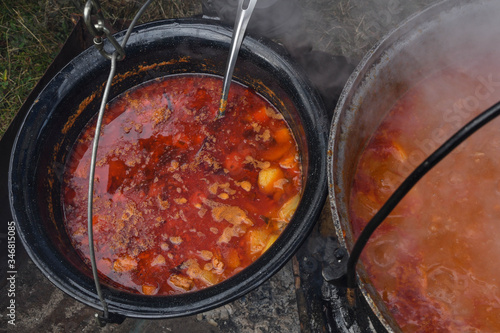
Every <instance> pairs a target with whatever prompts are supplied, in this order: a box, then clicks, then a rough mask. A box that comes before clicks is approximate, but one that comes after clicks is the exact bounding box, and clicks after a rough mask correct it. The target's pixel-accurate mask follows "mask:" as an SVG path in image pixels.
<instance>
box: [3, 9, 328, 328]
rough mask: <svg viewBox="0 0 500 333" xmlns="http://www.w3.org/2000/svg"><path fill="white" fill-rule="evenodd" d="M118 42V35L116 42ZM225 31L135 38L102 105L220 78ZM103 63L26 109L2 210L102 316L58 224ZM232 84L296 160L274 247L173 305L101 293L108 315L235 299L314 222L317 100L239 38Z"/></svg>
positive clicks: (54, 273) (273, 54) (73, 73)
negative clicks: (285, 128) (268, 108)
mask: <svg viewBox="0 0 500 333" xmlns="http://www.w3.org/2000/svg"><path fill="white" fill-rule="evenodd" d="M123 36H124V33H119V34H117V39H118V41H119V42H120V41H121V39H122V38H123ZM230 40H231V29H230V28H227V27H223V26H221V25H219V24H217V23H214V22H209V21H206V20H192V19H187V20H167V21H159V22H154V23H149V24H145V25H143V26H140V27H138V28H136V29H135V32H134V33H132V35H131V37H130V39H129V41H128V44H127V47H126V53H127V56H126V59H125V60H124V61H121V62H119V63H118V65H117V66H118V67H117V74H116V77H115V79H114V83H113V86H112V89H111V93H110V99H111V98H113V97H115V96H117V95H118V94H120V93H121V92H123V91H125V90H127V89H129V88H131V87H134V86H136V85H137V84H139V83H141V82H144V81H147V80H151V79H153V78H156V77H162V76H165V75H170V74H178V73H210V74H215V75H220V76H222V75H223V73H224V68H225V63H226V60H227V55H228V49H229V45H230ZM109 66H110V63H109V61H108V60H106V59H104V58H103V57H102V56H101V55H100V54H99V53H98V52H97V51H96V50H95V49H94V48H91V49H88V50H86V51H85V52H83V53H82V54H80V55H79V56H78V57H76V58H75V59H74V60H73V61H71V62H70V63H69V64H68V65H67V66H66V67H65V68H64V69H63V70H62V71H61V72H60V73H58V74H57V75H56V76H55V77H54V79H53V80H52V81H51V82H50V83H49V84H48V85H47V86H46V87H45V88H44V90H43V91H42V93H41V94H40V95H39V96H38V98H37V100H36V101H35V103H33V105H32V106H31V109H30V110H29V112H28V114H27V116H26V118H25V119H24V122H23V125H22V127H21V128H20V130H19V132H18V134H17V137H16V141H15V144H14V147H13V152H12V156H11V160H10V169H9V191H10V206H11V210H12V213H13V216H14V219H15V220H16V222H17V226H18V233H19V236H20V239H21V240H22V242H23V244H24V246H25V248H26V250H27V252H28V254H29V255H30V257H31V259H32V260H33V261H34V263H35V264H36V265H37V266H38V268H39V269H40V270H41V271H42V272H43V274H44V275H45V276H46V277H47V278H48V279H49V280H50V281H52V282H53V283H54V284H55V285H56V286H57V287H58V288H60V289H61V290H63V291H64V292H66V293H67V294H69V295H70V296H72V297H74V298H76V299H77V300H79V301H81V302H83V303H85V304H87V305H90V306H92V307H95V308H101V305H100V302H99V299H98V297H97V295H96V291H95V286H94V281H93V279H92V272H91V270H90V268H89V267H88V266H87V265H86V264H84V262H83V261H82V259H81V258H80V257H79V255H78V254H77V253H76V251H75V250H74V249H73V247H72V246H71V244H70V240H69V238H68V235H67V234H66V231H65V228H64V225H63V222H62V209H61V193H60V192H61V191H60V189H61V178H62V172H63V169H64V164H65V160H66V157H67V155H68V152H69V151H70V149H71V147H72V145H73V143H74V142H75V140H76V139H77V137H78V135H79V133H80V132H81V131H82V129H83V128H84V126H85V125H86V124H87V122H88V121H89V120H90V119H91V118H92V117H93V116H94V115H95V114H96V112H97V110H98V107H99V103H100V101H101V95H102V91H103V86H104V82H105V81H106V79H107V76H108V73H109ZM234 78H235V80H237V81H239V82H240V83H242V84H244V85H247V86H250V87H252V88H254V89H255V90H256V91H257V92H258V93H260V94H261V95H263V96H264V97H265V98H267V99H268V100H269V101H270V102H271V103H272V104H274V105H275V106H276V107H277V108H278V109H279V110H280V111H281V112H282V113H283V114H284V117H285V119H286V120H287V121H288V123H289V125H290V126H291V128H292V131H293V133H294V135H295V137H296V139H297V142H298V145H299V150H300V152H301V158H302V167H303V174H304V177H303V184H304V189H303V197H302V200H301V202H300V204H299V206H298V208H297V211H296V213H295V215H294V216H293V218H292V220H291V221H290V223H289V226H288V227H287V228H286V229H285V230H284V232H283V233H282V235H281V236H280V237H279V239H278V240H277V241H276V242H275V243H274V245H273V246H272V247H271V248H270V249H269V250H268V251H267V252H266V253H264V254H263V255H262V256H261V257H260V258H259V259H258V260H257V261H256V262H255V263H254V264H252V265H251V266H249V267H248V268H246V269H245V270H243V271H242V272H240V273H239V274H237V275H236V276H234V277H232V278H230V279H228V280H226V281H224V282H222V283H220V284H217V285H215V286H213V287H210V288H207V289H204V290H201V291H197V292H192V293H186V294H182V295H176V296H143V295H137V294H131V293H128V292H125V291H120V290H117V289H114V288H112V287H109V286H106V285H104V286H103V294H104V298H105V299H106V301H107V302H108V306H109V311H110V312H111V313H115V314H120V315H124V316H129V317H140V318H169V317H176V316H183V315H189V314H194V313H198V312H201V311H205V310H208V309H211V308H214V307H217V306H220V305H222V304H225V303H227V302H229V301H231V300H234V299H236V298H238V297H240V296H242V295H244V294H245V293H247V292H249V291H250V290H252V289H253V288H256V287H257V286H258V285H260V284H261V283H262V282H264V281H265V280H266V279H268V278H269V277H271V276H272V275H273V274H274V273H275V272H276V271H277V270H279V269H280V268H281V267H282V266H283V265H284V264H285V263H286V262H287V261H288V260H289V259H290V258H291V256H292V255H293V254H294V253H295V251H296V250H297V248H298V247H299V245H300V244H301V243H302V241H303V240H304V239H305V238H306V236H307V235H308V233H309V231H310V230H311V228H312V226H313V225H314V223H315V221H316V220H317V218H318V216H319V214H320V212H321V209H322V207H323V204H324V200H325V199H326V195H327V174H326V151H327V149H326V144H327V137H328V120H327V118H326V115H325V112H324V110H323V107H322V103H321V101H320V99H319V98H318V97H317V94H316V92H315V91H314V90H313V89H312V88H311V86H310V85H309V82H308V80H307V79H306V78H305V76H304V75H303V73H302V72H301V71H300V70H299V69H298V68H297V67H296V66H295V65H294V64H293V63H292V61H291V60H290V59H289V58H288V57H287V55H286V54H285V52H284V50H283V49H281V48H280V47H279V46H277V45H276V44H274V43H271V42H269V41H266V40H257V39H255V38H252V37H250V36H247V37H246V38H245V40H244V42H243V45H242V49H241V52H240V56H239V60H238V63H237V66H236V69H235V72H234Z"/></svg>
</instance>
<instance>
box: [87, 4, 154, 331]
mask: <svg viewBox="0 0 500 333" xmlns="http://www.w3.org/2000/svg"><path fill="white" fill-rule="evenodd" d="M151 2H152V0H147V1H146V2H145V3H144V4H143V5H142V7H141V9H139V11H138V12H137V14H136V15H135V17H134V19H133V20H132V22H131V23H130V26H129V27H128V29H127V32H126V33H125V36H124V37H123V41H122V44H121V45H120V44H118V42H117V41H116V39H115V38H114V37H113V36H111V33H110V32H109V30H108V29H107V28H106V27H105V26H104V17H103V15H102V11H101V6H100V4H99V2H98V1H97V0H88V1H87V3H86V4H85V9H84V20H85V23H86V25H87V28H88V29H89V30H90V32H91V33H92V34H93V35H94V36H95V37H94V44H95V46H96V47H97V49H98V50H99V52H100V53H101V54H102V55H103V56H104V57H105V58H107V59H109V60H111V66H110V70H109V75H108V79H107V81H106V86H105V88H104V92H103V95H102V100H101V105H100V107H99V112H98V114H97V125H96V129H95V134H94V139H93V143H92V155H91V162H90V170H89V191H88V201H87V230H88V238H89V257H90V263H91V266H92V275H93V278H94V283H95V288H96V293H97V297H98V298H99V301H100V302H101V305H102V311H103V314H102V315H99V314H96V319H97V322H98V324H99V326H101V327H104V326H105V325H106V324H108V323H116V324H121V323H122V322H123V320H124V319H125V317H124V316H122V315H118V314H114V313H110V312H109V311H108V303H107V302H106V299H105V298H104V294H103V292H102V290H101V283H100V281H99V274H98V270H97V263H96V259H95V252H94V245H95V244H94V232H93V228H92V211H93V206H92V202H93V198H94V175H95V166H96V158H97V148H98V146H99V136H100V133H101V132H100V131H101V124H102V119H103V115H104V110H105V109H106V104H107V102H108V97H109V92H110V89H111V84H112V82H113V78H114V76H115V72H116V61H117V60H121V59H123V58H124V57H125V51H124V47H125V45H126V44H127V41H128V39H129V37H130V35H131V33H132V30H133V29H134V26H135V24H136V23H137V21H138V20H139V18H140V17H141V15H142V14H143V13H144V11H145V10H146V8H147V7H148V6H149V4H150V3H151ZM92 9H94V10H95V11H96V14H95V15H96V16H97V24H95V25H94V24H93V23H92V20H91V16H92ZM103 35H106V37H107V38H108V40H109V41H110V42H111V44H113V45H114V46H115V49H116V50H115V51H114V52H113V53H111V54H110V53H108V52H106V51H105V50H104V48H103V41H102V36H103Z"/></svg>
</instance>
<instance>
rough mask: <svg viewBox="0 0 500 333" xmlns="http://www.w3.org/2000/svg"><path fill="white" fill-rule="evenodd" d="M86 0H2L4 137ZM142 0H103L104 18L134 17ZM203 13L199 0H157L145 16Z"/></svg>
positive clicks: (0, 116) (0, 111) (0, 115)
mask: <svg viewBox="0 0 500 333" xmlns="http://www.w3.org/2000/svg"><path fill="white" fill-rule="evenodd" d="M84 3H85V1H81V0H44V1H34V0H0V138H1V137H2V136H3V134H4V133H5V131H6V129H7V128H8V126H9V124H10V122H11V120H12V119H13V117H14V116H15V114H16V113H17V111H18V110H19V108H20V107H21V105H22V104H23V102H24V100H25V99H26V98H27V97H28V95H29V93H30V92H31V91H32V89H33V88H34V87H35V85H36V83H37V82H38V80H40V78H41V77H42V76H43V74H44V72H45V70H46V69H47V68H48V66H49V65H50V63H51V62H52V61H53V59H54V58H55V57H56V55H57V54H58V52H59V50H60V49H61V47H62V45H63V44H64V42H65V40H66V38H67V37H68V36H69V34H70V33H71V30H72V29H73V23H72V20H71V16H72V15H74V14H81V13H83V5H84ZM142 3H143V1H122V0H107V1H106V0H102V1H101V6H102V9H103V12H104V15H105V18H106V19H108V21H109V22H110V23H111V24H113V23H114V22H115V21H116V20H118V19H129V20H130V19H132V18H133V16H134V15H135V13H136V12H137V10H138V9H139V8H140V6H141V5H142ZM199 13H201V2H200V1H197V0H163V1H159V0H157V1H154V2H153V3H152V4H151V5H150V7H149V9H148V10H147V11H146V12H145V13H144V15H143V17H142V19H141V20H140V22H147V21H152V20H155V19H160V18H172V17H185V16H191V15H195V14H199Z"/></svg>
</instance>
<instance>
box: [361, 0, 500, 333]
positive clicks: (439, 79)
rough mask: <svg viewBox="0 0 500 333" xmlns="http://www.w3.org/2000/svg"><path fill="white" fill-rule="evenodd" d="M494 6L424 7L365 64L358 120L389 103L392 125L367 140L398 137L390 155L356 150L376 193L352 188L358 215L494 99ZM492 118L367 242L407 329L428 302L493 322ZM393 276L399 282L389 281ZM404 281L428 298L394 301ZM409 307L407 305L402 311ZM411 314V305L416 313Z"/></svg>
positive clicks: (499, 229) (498, 295)
mask: <svg viewBox="0 0 500 333" xmlns="http://www.w3.org/2000/svg"><path fill="white" fill-rule="evenodd" d="M498 13H500V4H499V3H497V2H493V1H482V2H478V3H474V4H468V5H463V6H458V5H457V6H456V7H455V8H454V9H451V10H449V11H448V12H446V13H440V15H438V16H436V17H435V18H433V19H430V20H427V21H426V20H425V17H424V18H422V20H421V21H420V24H419V25H418V26H417V27H414V29H409V30H408V31H407V35H406V36H405V42H404V43H401V44H400V45H398V43H393V45H391V46H394V49H393V50H391V51H390V52H387V53H383V52H382V53H380V54H378V56H379V57H380V59H381V60H380V61H381V63H380V64H379V66H378V71H376V72H375V71H373V72H371V73H369V74H370V75H371V78H372V81H370V82H369V83H368V87H364V88H365V89H366V90H364V91H363V92H365V95H364V96H363V97H364V99H363V100H362V104H361V110H363V111H364V112H363V115H364V116H365V118H367V119H368V120H365V122H364V124H365V126H359V127H358V128H365V129H366V130H367V131H368V129H369V130H372V129H373V128H374V126H371V127H370V126H369V125H368V123H369V121H373V120H374V119H377V118H376V117H374V116H371V115H373V114H375V115H377V117H379V118H378V119H381V118H382V117H383V116H384V114H385V113H386V112H387V111H388V110H390V109H392V110H395V111H394V112H395V113H394V114H393V115H396V119H397V120H396V121H397V122H398V125H397V126H395V125H391V124H390V123H383V124H382V125H381V126H382V128H383V129H384V132H383V133H384V134H380V133H379V134H377V137H376V139H375V140H376V142H378V143H379V144H380V142H382V146H383V147H385V149H388V148H387V147H386V146H384V142H386V143H387V142H388V141H387V140H389V142H390V140H394V142H395V143H396V144H395V145H393V147H392V148H391V149H392V151H390V155H391V156H389V157H387V155H386V156H385V157H384V156H380V155H379V156H378V158H379V160H377V159H376V158H375V159H373V154H374V153H373V151H374V150H369V154H372V156H371V157H372V159H368V158H366V159H365V158H362V160H361V161H360V163H359V166H360V169H359V170H362V171H363V172H364V173H363V175H364V176H366V175H367V173H370V172H371V177H372V181H374V182H376V183H377V184H379V185H380V186H379V188H378V189H375V192H378V201H377V202H375V201H373V200H371V201H370V200H369V199H372V197H370V195H373V193H372V192H369V191H368V190H361V191H365V192H363V193H365V195H366V198H364V197H362V198H361V199H363V200H361V199H356V198H355V199H353V201H352V207H353V208H352V209H353V211H354V212H353V215H354V216H357V217H358V218H359V217H360V216H362V217H363V218H364V219H365V220H366V219H369V218H370V216H367V215H369V214H368V212H369V213H370V214H373V212H374V211H376V210H377V209H378V208H380V206H381V205H382V203H383V202H384V201H385V200H386V199H387V198H388V196H389V195H390V194H391V193H392V192H393V191H394V190H395V188H396V187H397V185H399V183H400V182H401V181H402V179H404V177H406V176H407V175H408V174H409V173H410V172H411V171H413V169H414V168H415V167H417V166H418V165H419V164H420V163H421V162H422V161H423V160H424V159H425V158H426V157H427V156H428V155H429V154H431V153H432V152H433V151H434V150H435V149H436V148H438V146H439V145H441V144H442V143H443V142H444V141H445V140H446V139H448V138H449V137H450V136H451V135H452V134H453V133H455V132H456V131H457V130H458V129H460V128H461V127H462V126H463V125H464V124H466V123H467V122H468V121H469V120H471V119H472V118H473V117H475V116H477V115H478V114H479V113H480V112H482V111H484V110H485V109H487V108H488V107H490V106H491V105H493V104H494V103H496V102H498V101H500V65H499V64H498V59H499V58H500V34H499V33H500V27H499V26H498V25H497V23H496V22H497V21H498ZM368 81H369V80H368ZM392 103H396V104H395V105H393V104H392ZM360 119H361V123H363V118H358V120H360ZM358 125H359V124H358ZM499 126H500V119H495V120H494V121H492V123H490V124H488V125H486V126H485V127H484V128H483V129H481V130H480V131H479V132H478V133H476V134H474V135H473V136H472V137H470V138H469V139H468V140H467V141H466V142H464V143H463V144H462V145H460V146H459V147H458V148H457V149H456V150H455V151H454V152H452V153H451V154H450V155H449V156H448V157H446V158H445V159H444V160H443V161H442V162H441V163H439V164H438V165H437V166H436V167H435V168H434V169H433V170H432V171H431V172H430V173H429V174H428V175H426V176H425V177H424V178H423V179H422V180H421V181H420V182H419V184H417V186H416V187H415V188H414V189H413V190H412V191H411V192H410V193H409V195H408V196H407V197H406V198H405V199H404V200H403V201H402V202H401V204H400V205H399V206H398V207H397V208H396V209H395V211H394V212H393V214H392V215H391V216H390V217H389V218H388V219H387V221H386V222H384V223H385V224H384V225H383V229H384V232H380V230H379V232H378V233H376V234H375V235H374V238H373V239H372V241H371V244H370V245H369V246H368V247H367V248H366V249H365V254H366V256H365V257H364V260H366V261H365V263H367V264H368V266H369V267H371V268H370V270H371V274H376V275H378V276H379V278H381V279H385V278H384V276H385V277H389V280H390V281H391V282H390V283H387V282H385V283H383V282H382V283H379V285H378V287H380V288H382V289H384V290H385V291H384V299H385V300H386V301H387V302H389V303H390V308H397V309H398V312H399V315H397V316H400V317H399V318H398V321H399V323H400V325H402V326H405V325H407V326H406V327H403V329H405V330H406V329H408V330H409V331H412V330H413V329H416V327H411V324H410V323H411V322H412V321H413V320H414V319H415V318H417V317H418V316H420V318H425V320H424V321H426V322H433V320H435V318H431V316H428V317H426V316H427V315H428V313H430V312H432V313H440V314H441V315H442V316H444V317H445V318H444V320H443V322H445V324H446V325H449V326H447V328H448V329H449V330H451V331H460V330H462V331H463V330H474V329H476V330H489V331H491V330H492V331H497V330H498V329H500V321H499V320H498V319H497V318H500V308H499V307H498V304H499V302H500V292H499V290H500V284H499V282H498V277H499V276H500V269H499V268H498V265H492V264H491V263H490V262H489V260H488V258H497V257H498V256H500V242H499V241H498V235H500V225H499V224H498V223H497V222H498V220H499V219H500V204H499V202H500V182H499V181H498V179H499V177H498V173H499V170H500V162H499V161H500V131H499V130H498V128H499ZM357 135H359V134H357ZM364 135H365V137H366V136H369V134H368V133H365V134H364ZM370 135H371V133H370ZM384 140H386V141H384ZM369 147H371V146H369ZM396 148H397V149H396ZM367 151H368V150H367ZM385 153H387V150H385ZM366 156H367V155H366ZM374 161H375V162H374ZM377 162H380V163H378V164H377ZM367 163H372V166H371V169H370V168H368V167H366V165H367ZM382 164H383V165H382ZM370 170H371V171H370ZM355 186H358V187H357V188H360V187H359V186H362V185H359V184H357V185H355ZM388 188H389V189H388ZM389 225H390V226H391V227H390V228H388V226H389ZM394 244H396V245H394ZM428 249H432V250H431V251H429V250H428ZM370 256H371V259H369V257H370ZM394 258H399V259H398V260H400V261H395V259H394ZM401 258H403V259H401ZM377 279H378V278H377ZM409 286H411V287H410V288H409ZM399 287H401V290H403V291H401V290H398V291H397V292H395V291H394V289H395V288H399ZM404 290H406V292H410V293H411V294H412V295H413V294H418V295H423V296H422V297H423V298H425V299H426V300H425V302H421V299H420V298H419V301H418V302H421V303H419V304H418V306H415V305H416V304H415V303H411V302H409V300H410V298H411V297H401V298H399V299H398V300H397V301H396V300H395V295H396V293H398V294H399V295H401V294H404V293H405V291H404ZM408 295H409V294H408ZM427 298H428V299H427ZM410 306H412V307H414V308H412V311H411V312H408V311H405V310H404V309H405V308H408V307H410ZM412 313H417V315H416V317H415V318H412V317H411V316H412ZM493 318H496V319H493ZM463 325H465V326H463ZM467 325H471V326H470V327H468V326H467ZM436 327H437V326H434V329H436ZM419 328H420V329H424V330H425V329H426V328H425V327H419Z"/></svg>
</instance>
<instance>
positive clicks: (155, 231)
mask: <svg viewBox="0 0 500 333" xmlns="http://www.w3.org/2000/svg"><path fill="white" fill-rule="evenodd" d="M221 87H222V80H221V79H220V78H216V77H212V76H202V75H179V76H171V77H165V78H162V79H157V80H154V81H151V82H148V83H145V84H143V85H141V86H138V87H135V88H133V89H131V90H129V91H127V92H125V93H124V94H122V95H120V96H118V97H117V98H115V99H114V100H113V101H112V102H111V103H110V105H109V106H108V108H107V110H106V112H105V116H104V119H103V127H102V133H101V137H100V140H99V149H98V154H97V164H96V176H95V185H94V186H95V189H94V191H95V194H94V203H93V215H94V217H93V230H94V241H95V246H96V260H97V267H98V270H99V272H100V274H101V275H102V276H104V277H105V279H106V280H107V281H108V283H110V284H112V285H114V286H115V287H118V288H121V289H126V290H128V291H131V292H134V293H142V294H146V295H169V294H178V293H183V292H187V291H195V290H199V289H202V288H205V287H207V286H211V285H214V284H216V283H219V282H221V281H223V280H224V279H227V278H229V277H231V276H233V275H234V274H236V273H238V272H239V271H241V270H242V269H244V268H245V267H247V266H248V265H250V264H251V263H252V262H254V261H255V260H256V259H257V258H258V257H259V256H260V255H261V254H262V253H263V252H264V251H266V250H267V249H268V248H269V247H270V246H271V245H272V244H273V242H274V241H275V240H276V239H277V238H278V236H279V235H280V233H281V232H282V230H283V229H284V228H285V227H286V225H287V223H288V222H289V221H290V219H291V216H292V215H293V213H294V211H295V209H296V207H297V205H298V202H299V200H300V194H301V189H302V173H301V164H300V155H299V153H298V149H297V144H296V142H295V140H294V138H293V135H292V133H291V131H290V129H289V127H288V125H287V123H286V122H285V120H284V118H283V116H282V115H281V114H280V113H279V112H278V111H277V110H276V109H275V108H274V107H273V106H272V105H271V104H270V103H269V102H267V101H266V100H265V99H264V98H262V97H261V96H260V95H258V94H257V93H256V92H255V91H253V90H252V89H250V88H247V87H244V86H241V85H238V84H236V83H233V84H232V86H231V91H230V93H229V99H228V108H227V112H226V115H225V117H223V118H222V119H218V120H216V119H215V118H216V114H217V109H218V103H219V100H220V93H221ZM95 121H96V120H95V119H94V120H93V121H91V122H90V124H89V125H88V126H87V127H86V128H85V130H84V131H83V132H82V134H81V135H80V137H79V139H78V141H77V143H76V144H75V146H74V147H73V150H72V152H71V155H70V156H69V158H68V161H67V165H66V170H65V175H64V184H63V191H62V196H63V198H62V199H63V202H64V216H65V225H66V229H67V233H68V235H69V236H70V238H71V241H72V243H73V246H74V247H75V248H76V249H77V251H78V252H79V253H80V254H81V256H82V257H83V259H84V260H85V261H86V262H87V263H89V249H88V234H87V218H86V216H87V213H86V211H87V192H88V174H89V168H90V155H91V145H92V139H93V135H94V131H95Z"/></svg>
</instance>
